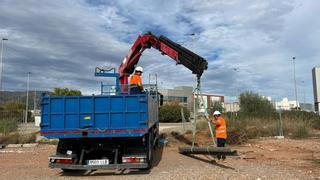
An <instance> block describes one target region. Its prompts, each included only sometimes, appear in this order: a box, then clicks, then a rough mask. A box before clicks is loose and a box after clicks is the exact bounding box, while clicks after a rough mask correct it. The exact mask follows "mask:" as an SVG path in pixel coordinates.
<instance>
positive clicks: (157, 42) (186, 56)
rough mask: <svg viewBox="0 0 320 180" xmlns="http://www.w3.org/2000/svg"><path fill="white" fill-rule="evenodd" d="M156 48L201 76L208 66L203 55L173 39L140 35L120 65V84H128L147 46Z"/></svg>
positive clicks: (148, 34)
mask: <svg viewBox="0 0 320 180" xmlns="http://www.w3.org/2000/svg"><path fill="white" fill-rule="evenodd" d="M151 47H152V48H155V49H157V50H159V51H160V52H161V53H162V54H163V55H167V56H169V57H170V58H172V59H173V60H175V61H176V63H177V64H182V65H184V66H185V67H187V68H188V69H190V70H191V71H192V73H193V74H196V75H197V76H198V78H200V77H201V75H202V73H203V71H204V70H206V69H207V68H208V62H207V61H206V60H205V59H204V58H203V57H201V56H199V55H197V54H195V53H193V52H192V51H190V50H188V49H187V48H185V47H183V46H181V45H179V44H177V43H175V42H173V41H171V40H170V39H168V38H167V37H165V36H159V37H157V36H155V35H153V34H152V33H150V32H149V33H146V34H144V35H139V36H138V38H137V39H136V41H135V42H134V43H133V45H132V47H131V48H130V50H129V52H128V53H127V55H126V57H125V58H124V59H123V62H122V64H121V65H120V67H119V74H120V84H122V85H124V84H128V77H129V76H130V74H132V73H133V72H134V68H135V66H136V64H137V63H138V61H139V59H140V56H141V55H142V53H143V51H144V50H145V49H147V48H151Z"/></svg>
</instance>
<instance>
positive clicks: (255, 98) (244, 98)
mask: <svg viewBox="0 0 320 180" xmlns="http://www.w3.org/2000/svg"><path fill="white" fill-rule="evenodd" d="M272 112H275V109H274V107H273V105H272V103H271V102H270V101H269V100H268V99H266V98H264V97H262V96H259V94H257V93H254V92H252V91H246V92H243V93H241V94H240V113H241V114H242V115H249V116H255V117H263V116H268V115H270V114H271V113H272Z"/></svg>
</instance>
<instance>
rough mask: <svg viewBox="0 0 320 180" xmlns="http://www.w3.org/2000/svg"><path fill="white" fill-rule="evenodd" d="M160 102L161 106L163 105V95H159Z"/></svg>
mask: <svg viewBox="0 0 320 180" xmlns="http://www.w3.org/2000/svg"><path fill="white" fill-rule="evenodd" d="M159 102H160V106H162V105H163V95H162V94H161V93H159Z"/></svg>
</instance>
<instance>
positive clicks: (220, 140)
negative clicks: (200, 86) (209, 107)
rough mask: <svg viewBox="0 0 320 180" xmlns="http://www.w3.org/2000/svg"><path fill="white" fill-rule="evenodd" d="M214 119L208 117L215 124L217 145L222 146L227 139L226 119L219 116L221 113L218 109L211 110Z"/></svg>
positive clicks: (224, 157) (219, 156)
mask: <svg viewBox="0 0 320 180" xmlns="http://www.w3.org/2000/svg"><path fill="white" fill-rule="evenodd" d="M213 117H214V119H210V121H211V122H212V123H213V124H215V131H216V138H217V146H218V147H224V145H225V144H226V140H227V125H226V121H225V120H224V119H223V118H222V117H221V113H220V112H219V111H214V112H213ZM217 158H218V159H219V160H220V159H221V158H222V159H223V160H224V159H226V156H225V155H217Z"/></svg>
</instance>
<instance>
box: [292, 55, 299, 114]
mask: <svg viewBox="0 0 320 180" xmlns="http://www.w3.org/2000/svg"><path fill="white" fill-rule="evenodd" d="M295 59H296V57H292V62H293V79H294V93H295V97H296V110H298V95H297V81H296V64H295Z"/></svg>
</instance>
